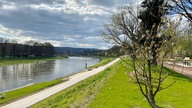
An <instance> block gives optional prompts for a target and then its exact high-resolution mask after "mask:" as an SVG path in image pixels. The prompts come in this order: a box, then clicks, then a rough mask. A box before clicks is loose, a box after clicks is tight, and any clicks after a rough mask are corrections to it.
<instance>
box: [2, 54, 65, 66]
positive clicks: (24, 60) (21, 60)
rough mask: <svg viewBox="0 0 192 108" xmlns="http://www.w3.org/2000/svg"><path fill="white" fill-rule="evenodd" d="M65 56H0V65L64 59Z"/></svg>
mask: <svg viewBox="0 0 192 108" xmlns="http://www.w3.org/2000/svg"><path fill="white" fill-rule="evenodd" d="M66 58H68V57H66V56H57V57H34V58H33V57H31V58H3V59H2V58H1V59H0V66H8V65H13V64H24V63H35V62H41V61H48V60H56V59H66Z"/></svg>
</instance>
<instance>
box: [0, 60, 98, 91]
mask: <svg viewBox="0 0 192 108" xmlns="http://www.w3.org/2000/svg"><path fill="white" fill-rule="evenodd" d="M99 61H100V60H99V59H98V58H85V57H69V58H68V59H64V60H52V61H46V62H37V63H28V64H17V65H10V66H3V67H0V88H1V91H7V90H11V89H15V88H18V87H22V86H26V85H30V84H33V83H37V82H42V81H49V80H53V79H56V78H60V77H64V76H68V75H70V74H74V73H77V72H80V71H82V70H84V69H85V64H86V63H87V66H91V65H94V64H96V63H98V62H99Z"/></svg>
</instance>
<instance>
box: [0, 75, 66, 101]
mask: <svg viewBox="0 0 192 108" xmlns="http://www.w3.org/2000/svg"><path fill="white" fill-rule="evenodd" d="M61 82H63V79H55V80H52V81H47V82H42V83H37V84H34V85H30V86H27V87H24V88H20V89H16V90H12V91H8V92H5V98H4V99H0V104H3V103H6V102H9V101H12V100H14V99H18V98H21V97H24V96H26V95H29V94H32V93H34V92H37V91H39V90H42V89H44V88H47V87H50V86H53V85H55V84H58V83H61Z"/></svg>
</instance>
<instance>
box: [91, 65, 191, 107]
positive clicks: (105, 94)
mask: <svg viewBox="0 0 192 108" xmlns="http://www.w3.org/2000/svg"><path fill="white" fill-rule="evenodd" d="M117 68H118V72H117V73H116V74H115V75H114V76H113V77H111V79H109V80H108V82H107V83H106V84H105V86H104V87H103V88H102V89H101V90H100V91H99V93H98V95H97V96H96V97H95V98H94V99H93V101H92V102H91V103H90V104H89V105H88V108H103V107H105V108H135V107H136V108H149V107H150V106H149V105H148V103H147V100H146V99H145V98H144V96H142V95H141V93H140V91H139V88H138V86H137V84H135V83H134V81H132V80H131V78H130V77H129V76H127V73H125V70H123V67H122V66H120V65H119V67H117ZM130 70H131V69H130ZM166 70H167V71H169V72H171V70H170V69H166ZM171 73H172V76H176V77H179V78H177V82H176V83H175V84H174V85H173V86H171V87H170V88H168V89H166V90H163V91H161V92H159V94H157V97H156V101H157V104H158V105H159V106H162V107H165V108H191V107H192V91H191V90H192V82H191V81H192V80H191V79H189V78H187V77H185V76H183V75H180V74H178V73H175V72H171ZM171 81H173V77H169V78H168V79H167V80H166V82H165V85H166V84H168V83H169V82H171Z"/></svg>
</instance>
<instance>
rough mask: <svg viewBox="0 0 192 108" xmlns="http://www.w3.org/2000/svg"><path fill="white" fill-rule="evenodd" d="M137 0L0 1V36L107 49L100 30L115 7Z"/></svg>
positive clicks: (60, 44)
mask: <svg viewBox="0 0 192 108" xmlns="http://www.w3.org/2000/svg"><path fill="white" fill-rule="evenodd" d="M139 1H140V0H0V37H6V38H8V39H10V40H16V41H17V42H18V43H23V42H25V41H29V40H35V41H38V42H50V43H52V44H53V45H54V46H60V47H80V48H99V49H108V48H109V47H110V44H108V43H107V42H105V41H104V40H103V39H102V38H101V36H100V33H101V31H102V28H103V25H104V24H106V23H108V22H110V17H111V15H112V14H113V13H114V12H115V11H116V10H117V8H118V7H120V6H122V5H125V4H127V3H129V4H132V5H134V4H137V3H138V2H139Z"/></svg>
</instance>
